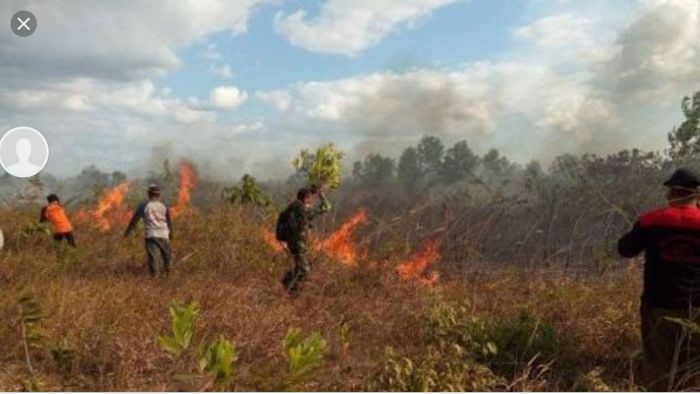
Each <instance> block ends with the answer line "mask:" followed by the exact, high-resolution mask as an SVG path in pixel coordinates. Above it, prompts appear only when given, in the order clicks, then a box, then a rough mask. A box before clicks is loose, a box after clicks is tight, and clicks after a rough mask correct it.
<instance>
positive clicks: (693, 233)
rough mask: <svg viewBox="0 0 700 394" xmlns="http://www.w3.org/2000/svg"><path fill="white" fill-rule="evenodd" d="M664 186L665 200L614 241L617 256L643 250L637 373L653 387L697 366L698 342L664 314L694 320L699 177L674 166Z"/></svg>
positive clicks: (699, 296)
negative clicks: (641, 352)
mask: <svg viewBox="0 0 700 394" xmlns="http://www.w3.org/2000/svg"><path fill="white" fill-rule="evenodd" d="M664 186H666V187H667V188H668V191H667V193H666V199H667V200H668V206H667V207H665V208H661V209H656V210H653V211H650V212H647V213H645V214H643V215H642V216H640V217H639V219H638V220H637V222H636V223H635V224H634V227H633V228H632V230H631V231H629V232H628V233H627V234H625V235H624V236H623V237H622V238H621V239H620V241H619V242H618V245H617V248H618V251H619V253H620V255H622V256H623V257H635V256H638V255H639V254H640V253H642V252H644V257H645V264H644V289H643V292H642V300H641V308H640V313H641V334H642V343H643V347H644V364H643V371H642V373H643V380H644V381H645V384H646V385H647V386H648V388H649V389H652V390H654V391H667V390H672V389H678V388H680V387H681V386H683V385H684V383H683V381H684V380H686V378H687V377H688V376H690V374H691V373H692V371H695V373H696V374H697V373H698V372H700V358H698V357H699V356H700V342H698V340H697V339H692V341H691V338H690V336H689V335H688V333H687V330H685V329H684V328H683V327H682V326H681V325H680V324H678V323H677V322H673V321H670V320H668V318H671V319H674V318H676V319H679V318H680V319H692V320H695V321H700V319H699V318H700V209H699V208H698V202H699V199H698V197H699V196H700V177H698V175H697V174H695V173H694V172H692V171H690V170H687V169H679V170H677V171H676V172H674V173H673V175H672V176H671V177H670V178H669V179H668V180H667V181H666V182H664ZM693 364H695V365H693ZM686 383H687V382H686Z"/></svg>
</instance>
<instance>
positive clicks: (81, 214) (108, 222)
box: [76, 182, 130, 231]
mask: <svg viewBox="0 0 700 394" xmlns="http://www.w3.org/2000/svg"><path fill="white" fill-rule="evenodd" d="M129 188H130V185H129V183H128V182H124V183H121V184H119V185H117V186H115V187H113V188H111V189H109V190H107V192H105V193H104V194H103V195H102V196H101V197H100V198H99V199H98V200H97V206H96V207H95V209H92V210H90V209H81V210H80V211H78V213H77V215H76V218H77V219H78V220H79V221H82V222H88V221H92V222H94V223H95V224H96V226H97V227H98V228H99V229H100V230H101V231H109V230H111V229H112V228H113V227H114V226H115V225H123V224H126V223H128V222H129V214H130V212H129V208H128V207H127V206H126V204H125V200H126V196H127V194H128V193H129Z"/></svg>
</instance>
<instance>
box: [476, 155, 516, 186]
mask: <svg viewBox="0 0 700 394" xmlns="http://www.w3.org/2000/svg"><path fill="white" fill-rule="evenodd" d="M481 164H482V168H483V172H484V177H485V178H486V180H488V181H492V182H500V181H503V180H504V179H505V178H506V177H507V176H508V173H509V171H510V169H511V164H510V162H509V161H508V158H506V157H505V156H502V155H501V153H500V152H499V151H498V149H491V150H490V151H488V152H487V153H486V154H485V155H484V157H483V159H482V160H481Z"/></svg>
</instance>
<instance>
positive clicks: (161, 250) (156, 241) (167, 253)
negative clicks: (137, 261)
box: [146, 238, 172, 276]
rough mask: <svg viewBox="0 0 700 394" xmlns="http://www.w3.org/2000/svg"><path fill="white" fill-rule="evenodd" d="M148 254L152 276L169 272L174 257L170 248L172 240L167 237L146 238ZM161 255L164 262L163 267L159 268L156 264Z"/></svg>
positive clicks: (149, 269)
mask: <svg viewBox="0 0 700 394" xmlns="http://www.w3.org/2000/svg"><path fill="white" fill-rule="evenodd" d="M146 254H147V255H148V271H149V272H150V274H151V275H152V276H156V275H158V274H160V273H164V274H168V273H169V272H170V262H171V258H172V250H171V249H170V240H168V239H166V238H146ZM158 255H160V257H161V259H160V260H162V262H163V269H162V270H161V269H159V265H158V266H157V265H156V260H158Z"/></svg>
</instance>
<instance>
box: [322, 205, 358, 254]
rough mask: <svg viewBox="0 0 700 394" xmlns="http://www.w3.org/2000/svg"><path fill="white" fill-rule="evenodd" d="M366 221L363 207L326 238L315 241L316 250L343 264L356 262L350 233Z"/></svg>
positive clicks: (353, 242)
mask: <svg viewBox="0 0 700 394" xmlns="http://www.w3.org/2000/svg"><path fill="white" fill-rule="evenodd" d="M366 223H367V211H365V209H364V208H362V209H360V210H359V211H357V212H356V213H355V214H354V215H352V216H351V217H350V219H348V221H346V222H345V223H344V224H343V225H342V226H340V228H339V229H338V230H336V231H335V232H333V233H332V234H331V235H329V236H328V237H327V238H326V239H324V240H321V241H320V242H318V243H316V245H315V248H316V250H320V251H322V252H324V253H326V254H327V255H329V256H331V257H332V258H334V259H336V260H338V261H340V262H341V263H343V264H345V265H355V264H357V258H358V251H357V244H356V243H355V241H354V240H353V239H352V234H353V232H354V231H355V229H356V228H357V226H359V225H361V224H366Z"/></svg>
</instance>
